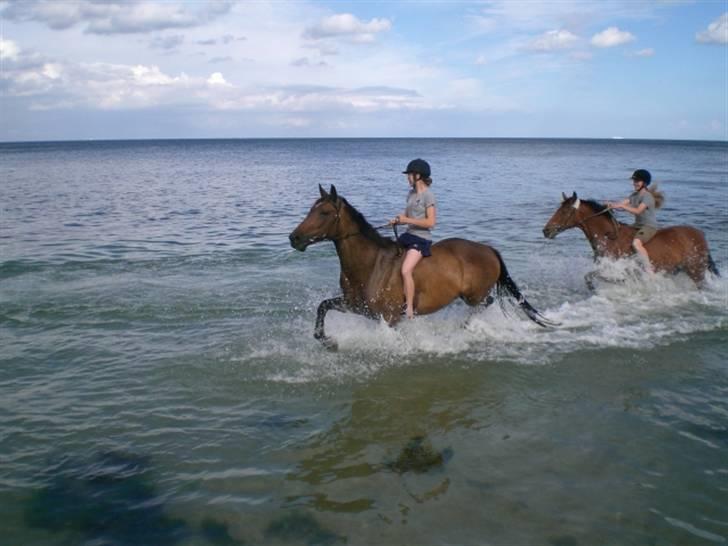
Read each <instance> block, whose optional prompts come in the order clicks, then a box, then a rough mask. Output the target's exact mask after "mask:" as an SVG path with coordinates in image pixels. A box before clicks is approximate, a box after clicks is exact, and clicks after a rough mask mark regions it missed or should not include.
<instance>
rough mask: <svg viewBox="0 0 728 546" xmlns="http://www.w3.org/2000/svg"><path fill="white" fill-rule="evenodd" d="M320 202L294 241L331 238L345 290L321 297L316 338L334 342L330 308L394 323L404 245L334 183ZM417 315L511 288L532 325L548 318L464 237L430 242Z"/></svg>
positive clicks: (418, 273)
mask: <svg viewBox="0 0 728 546" xmlns="http://www.w3.org/2000/svg"><path fill="white" fill-rule="evenodd" d="M319 191H320V193H321V198H320V199H318V200H317V201H316V202H315V203H314V204H313V206H312V207H311V210H310V211H309V213H308V215H307V216H306V218H305V219H304V220H303V221H302V222H301V223H300V224H299V226H298V227H297V228H296V229H295V230H293V232H292V233H291V234H290V236H289V240H290V243H291V246H293V247H294V248H296V249H297V250H301V251H303V250H305V249H306V247H307V246H309V245H310V244H313V243H316V242H319V241H323V240H331V241H333V242H334V245H335V247H336V253H337V254H338V256H339V262H340V264H341V275H340V285H341V289H342V291H343V295H341V296H339V297H336V298H332V299H328V300H324V301H323V302H321V304H320V305H319V308H318V312H317V316H316V328H315V332H314V336H315V337H316V338H317V339H320V340H322V341H324V342H326V343H328V344H330V345H333V342H332V341H331V340H330V339H328V338H327V337H326V335H325V333H324V318H325V316H326V313H327V312H328V311H329V310H332V309H335V310H338V311H350V312H354V313H358V314H361V315H364V316H367V317H370V318H383V319H384V320H385V321H387V322H388V323H389V324H390V325H394V324H396V323H397V322H398V321H399V320H400V319H401V318H402V305H403V303H404V291H403V283H402V275H401V272H400V270H401V264H402V260H403V259H404V258H403V256H402V253H401V251H400V250H401V249H400V247H399V245H398V244H397V243H396V242H395V241H393V240H392V239H388V238H386V237H382V236H381V235H379V233H377V231H376V229H374V228H373V227H372V226H371V225H370V224H369V223H368V222H367V221H366V219H365V218H364V217H363V216H362V215H361V213H359V212H358V211H357V210H356V209H355V208H354V207H352V206H351V205H350V204H349V203H348V202H347V201H346V200H345V199H344V198H342V197H339V196H338V195H337V192H336V188H335V187H334V186H331V190H330V193H326V191H325V190H324V189H323V188H322V187H321V186H319ZM414 279H415V288H416V290H415V300H414V307H415V312H416V313H417V314H419V315H426V314H429V313H433V312H435V311H437V310H438V309H441V308H442V307H444V306H446V305H448V304H449V303H451V302H452V301H453V300H455V299H457V298H460V299H462V300H463V301H465V303H467V304H468V305H470V306H477V305H481V304H487V303H488V302H489V301H490V300H488V299H487V298H488V295H489V293H490V291H491V290H492V288H493V287H496V288H497V291H498V293H499V294H502V293H507V294H509V295H511V296H513V297H514V298H516V300H517V301H518V305H519V306H520V307H521V309H523V311H524V312H525V313H526V314H527V315H528V317H529V318H530V319H531V320H533V321H534V322H536V323H538V324H540V325H542V326H545V325H547V324H553V323H549V321H548V320H547V319H545V318H544V317H543V316H541V315H540V313H539V312H538V311H537V310H536V309H534V308H533V307H532V306H531V305H530V304H529V303H528V302H527V301H526V300H525V298H523V296H522V295H521V293H520V291H519V290H518V287H517V286H516V284H515V282H513V280H512V279H511V278H510V276H509V275H508V270H507V269H506V266H505V264H504V263H503V259H502V258H501V256H500V254H499V253H498V251H496V250H495V249H493V248H492V247H490V246H488V245H484V244H481V243H476V242H473V241H468V240H465V239H456V238H453V239H445V240H442V241H439V242H437V243H435V244H433V245H432V256H430V257H428V258H425V259H423V260H422V261H421V262H420V263H419V264H418V265H417V267H416V268H415V271H414Z"/></svg>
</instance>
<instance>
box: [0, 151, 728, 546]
mask: <svg viewBox="0 0 728 546" xmlns="http://www.w3.org/2000/svg"><path fill="white" fill-rule="evenodd" d="M414 157H423V158H425V159H427V160H428V161H429V162H430V163H431V164H432V167H433V178H434V185H433V187H432V189H433V191H434V192H435V195H436V197H437V200H438V220H439V222H438V226H437V229H436V231H435V236H436V238H444V237H447V236H464V237H467V238H472V239H476V240H479V241H484V242H488V243H489V244H491V245H492V246H494V247H496V248H497V249H499V250H500V251H501V253H502V255H503V258H504V260H505V262H506V264H507V265H508V268H509V271H510V273H511V276H512V277H513V278H514V280H515V281H516V282H517V283H518V284H519V286H520V287H521V289H522V290H523V292H524V293H525V295H526V297H527V298H528V299H529V301H530V302H531V303H532V304H533V305H534V306H535V307H537V308H538V309H539V310H540V311H541V312H542V313H544V314H545V315H546V316H547V317H549V318H551V319H553V320H557V321H559V322H561V323H562V326H561V327H560V328H556V329H548V330H544V329H541V328H539V327H538V326H536V325H534V324H533V323H531V322H530V321H528V320H527V319H526V318H525V317H524V316H523V315H522V314H521V313H520V312H519V311H517V310H516V309H515V308H513V309H512V310H511V311H509V313H508V314H507V315H505V314H504V313H503V312H502V311H501V310H500V309H499V308H498V306H491V307H490V308H488V309H487V310H485V311H483V312H482V313H480V314H478V315H476V316H475V317H474V318H473V319H471V320H470V321H469V322H467V324H466V320H467V318H468V311H469V310H468V309H467V308H466V307H465V306H464V305H463V304H460V303H458V304H454V305H452V306H451V307H449V308H447V309H445V310H443V311H441V312H440V313H437V314H435V315H431V316H427V317H422V318H418V319H417V320H415V321H412V322H409V323H407V324H402V325H400V326H397V327H396V328H393V329H390V328H388V327H387V326H386V325H384V324H381V323H378V322H375V321H369V320H366V319H364V318H361V317H357V316H353V315H344V314H341V313H336V312H332V313H331V314H330V315H329V318H328V321H327V329H328V332H329V333H330V334H331V335H332V336H333V337H334V338H336V339H337V340H338V342H339V346H340V350H339V351H338V352H337V353H331V352H327V351H326V350H324V349H323V348H322V347H321V346H319V344H318V343H317V342H316V341H315V340H314V339H313V337H312V333H313V321H314V318H315V310H316V307H317V305H318V304H319V302H320V301H321V300H322V299H325V298H328V297H332V296H334V295H337V294H338V274H339V273H338V260H337V258H336V254H335V252H334V248H333V245H332V244H331V243H326V242H325V243H320V244H318V245H315V246H312V247H310V248H309V249H308V250H307V251H306V252H305V253H300V252H296V251H294V250H293V249H291V248H290V246H289V244H288V240H287V236H288V233H289V232H290V231H291V230H292V229H293V228H294V227H295V226H296V225H297V224H298V223H299V222H300V221H301V220H302V219H303V217H304V216H305V214H306V213H307V211H308V209H309V207H310V206H311V204H312V203H313V202H314V200H315V199H316V198H317V197H318V184H319V183H320V184H323V185H324V186H325V187H326V188H327V189H328V188H329V186H330V185H331V184H335V185H336V188H337V190H338V192H339V193H340V194H341V195H343V196H344V197H346V198H347V199H348V201H349V202H350V203H352V204H353V205H354V206H355V207H357V208H358V209H359V210H360V211H361V212H362V213H364V215H365V216H366V217H367V218H368V219H369V220H370V221H371V222H372V224H375V225H378V224H381V223H383V222H385V221H386V220H387V219H388V218H390V217H392V216H393V215H394V214H397V213H399V212H401V210H402V209H403V207H404V200H405V196H406V191H407V186H406V181H405V179H404V176H402V175H401V174H399V173H400V172H401V171H402V169H403V167H404V166H405V165H406V164H407V162H408V161H409V160H410V159H412V158H414ZM636 168H647V169H650V170H651V171H652V173H653V175H654V178H655V179H657V180H658V181H659V182H660V184H661V188H662V190H663V191H664V192H665V193H666V195H667V202H666V205H665V207H664V208H663V209H662V210H661V211H660V212H659V214H658V219H659V220H660V221H661V222H662V223H663V224H664V225H668V224H692V225H695V226H697V227H699V228H700V229H702V230H704V231H705V233H706V236H707V238H708V241H709V244H710V246H711V249H712V255H713V257H714V259H715V261H716V262H717V264H718V267H719V268H720V269H721V270H722V271H723V272H724V273H725V274H726V276H728V145H726V144H725V143H720V142H713V143H705V142H652V141H627V140H619V141H617V140H614V141H611V140H610V141H594V140H589V141H586V140H439V139H427V140H415V139H403V140H397V139H393V140H390V139H388V140H376V139H374V140H260V141H255V140H240V141H237V140H226V141H214V140H208V141H146V142H142V141H138V142H88V143H37V144H0V535H1V536H2V538H0V543H2V544H8V545H45V544H84V545H107V544H108V545H125V546H126V545H129V546H131V545H135V546H136V545H143V544H149V545H172V544H179V545H192V544H195V545H197V544H201V545H208V544H209V545H232V544H239V545H251V544H274V545H289V544H290V545H294V544H295V545H301V544H303V545H314V544H326V545H336V544H349V545H369V544H384V545H390V544H391V545H400V544H401V545H404V544H422V545H429V544H433V545H436V544H437V545H445V544H461V545H476V544H478V545H480V544H492V545H514V544H518V545H530V544H538V545H547V546H575V545H582V546H588V545H595V544H614V545H631V544H635V545H653V546H661V545H673V544H691V545H693V544H695V545H702V544H705V545H709V544H726V543H728V281H727V280H726V278H725V277H724V278H720V279H715V278H712V279H710V281H709V283H708V286H707V288H706V289H705V290H702V291H698V290H697V289H695V287H694V286H693V284H692V283H691V282H690V281H689V280H688V279H687V278H684V277H680V276H678V277H673V278H665V277H662V276H658V277H657V278H656V279H654V280H653V281H649V280H646V279H644V278H643V277H642V276H641V274H640V273H639V270H638V268H637V267H636V266H635V264H634V263H633V262H632V261H629V260H628V261H624V262H619V263H604V264H594V262H593V261H592V258H591V251H590V249H589V246H588V244H587V242H586V240H585V238H584V236H583V235H582V234H581V232H577V231H575V230H572V231H568V232H565V233H562V234H561V235H559V237H558V238H556V239H555V240H552V241H547V240H545V239H544V238H543V236H542V233H541V230H542V228H543V225H544V224H545V222H546V221H547V220H548V218H549V217H550V216H551V214H552V213H553V212H554V210H555V209H556V208H557V206H558V205H559V202H560V196H561V192H562V191H564V192H567V193H568V194H571V192H572V191H576V192H577V193H578V194H579V195H580V196H581V197H584V198H595V199H598V200H605V199H618V198H623V197H625V196H626V195H627V194H628V192H629V191H630V190H631V183H630V181H629V180H628V177H629V175H630V174H631V172H632V171H633V170H634V169H636ZM621 214H623V216H622V219H623V220H624V221H631V218H630V216H629V215H627V214H624V213H621ZM596 267H598V268H600V269H602V270H603V273H605V274H607V275H610V276H612V277H615V278H619V279H621V280H622V281H623V282H621V283H618V284H607V283H601V284H600V285H599V286H598V287H597V290H596V291H595V292H593V293H591V292H589V291H588V290H587V289H586V287H585V284H584V281H583V277H584V275H585V274H586V273H588V272H589V271H591V270H593V269H594V268H596Z"/></svg>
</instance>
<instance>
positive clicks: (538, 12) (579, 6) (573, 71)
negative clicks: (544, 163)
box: [0, 0, 728, 141]
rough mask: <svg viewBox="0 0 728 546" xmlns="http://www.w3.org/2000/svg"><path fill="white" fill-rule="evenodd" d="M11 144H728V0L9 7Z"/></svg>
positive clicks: (6, 134)
mask: <svg viewBox="0 0 728 546" xmlns="http://www.w3.org/2000/svg"><path fill="white" fill-rule="evenodd" d="M0 36H1V38H0V92H1V95H0V140H3V141H16V140H65V139H90V138H96V139H110V138H215V137H244V138H245V137H377V136H383V137H398V136H404V137H410V136H424V137H431V136H434V137H438V136H443V137H588V138H600V137H606V138H609V137H614V136H620V137H625V138H666V139H709V140H728V84H727V81H728V2H726V1H725V0H720V1H709V0H704V1H697V2H689V1H679V0H673V1H667V0H666V1H654V0H653V1H650V2H641V1H639V0H614V1H610V0H602V1H572V0H560V1H540V0H529V1H516V0H514V1H505V0H499V1H483V2H455V1H447V2H434V1H432V2H414V1H410V2H396V1H393V2H373V1H372V2H321V1H319V2H313V1H298V2H284V1H276V2H262V1H249V2H225V1H216V2H212V1H211V2H201V1H188V2H151V1H147V0H138V1H134V0H127V1H125V2H112V1H97V0H77V1H46V0H39V1H34V0H22V1H7V0H0Z"/></svg>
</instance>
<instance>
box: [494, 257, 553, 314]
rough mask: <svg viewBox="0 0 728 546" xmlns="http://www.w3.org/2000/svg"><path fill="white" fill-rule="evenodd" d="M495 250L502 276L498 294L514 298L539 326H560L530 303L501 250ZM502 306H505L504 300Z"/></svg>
mask: <svg viewBox="0 0 728 546" xmlns="http://www.w3.org/2000/svg"><path fill="white" fill-rule="evenodd" d="M493 252H495V255H496V256H497V257H498V262H500V270H501V272H500V277H498V281H497V283H496V290H497V294H498V296H499V297H501V298H502V297H503V296H505V295H508V296H511V297H512V298H514V299H515V300H516V302H517V303H518V306H519V307H520V308H521V309H523V312H524V313H526V315H527V316H528V318H530V319H531V320H532V321H533V322H535V323H536V324H538V325H539V326H543V327H544V328H546V327H548V326H559V323H557V322H553V321H550V320H549V319H547V318H546V317H544V316H543V315H542V314H541V313H540V312H539V311H538V310H537V309H536V308H535V307H534V306H533V305H531V304H530V303H528V301H527V300H526V298H524V297H523V294H521V291H520V290H519V289H518V286H517V285H516V282H515V281H514V280H513V279H512V278H511V276H510V275H509V274H508V268H507V267H506V264H505V262H504V261H503V257H502V256H501V255H500V252H498V251H497V250H496V249H493ZM501 308H503V305H502V301H501Z"/></svg>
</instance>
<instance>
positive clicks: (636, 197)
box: [629, 191, 657, 228]
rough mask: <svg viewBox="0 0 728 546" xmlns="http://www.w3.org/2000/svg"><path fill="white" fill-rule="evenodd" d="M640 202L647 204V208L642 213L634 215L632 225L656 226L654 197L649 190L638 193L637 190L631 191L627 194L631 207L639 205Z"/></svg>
mask: <svg viewBox="0 0 728 546" xmlns="http://www.w3.org/2000/svg"><path fill="white" fill-rule="evenodd" d="M642 203H644V204H645V205H647V208H646V209H645V210H643V211H642V214H637V215H635V218H634V227H642V226H648V227H653V228H657V217H656V216H655V198H654V197H653V196H652V194H651V193H650V192H649V191H646V192H644V193H640V192H638V191H636V192H633V193H632V195H630V196H629V205H630V206H631V207H639V206H640V205H641V204H642Z"/></svg>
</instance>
